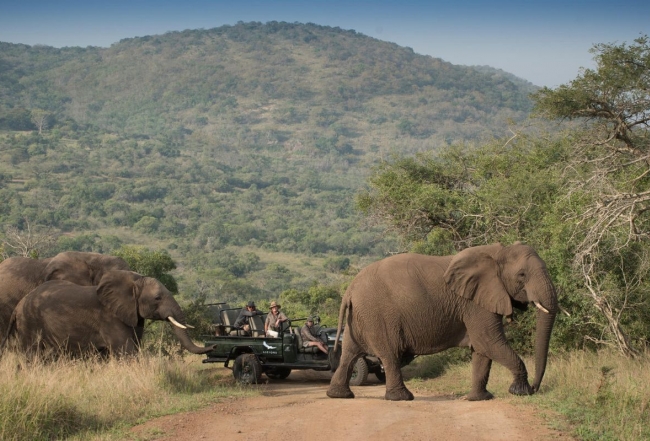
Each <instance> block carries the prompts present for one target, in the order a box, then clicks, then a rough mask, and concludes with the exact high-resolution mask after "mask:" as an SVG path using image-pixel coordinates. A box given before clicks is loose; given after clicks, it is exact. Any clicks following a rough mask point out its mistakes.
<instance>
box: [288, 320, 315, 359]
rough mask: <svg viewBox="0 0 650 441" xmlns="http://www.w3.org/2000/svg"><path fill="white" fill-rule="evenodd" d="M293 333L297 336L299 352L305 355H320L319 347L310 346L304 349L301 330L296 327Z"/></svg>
mask: <svg viewBox="0 0 650 441" xmlns="http://www.w3.org/2000/svg"><path fill="white" fill-rule="evenodd" d="M293 333H294V334H295V335H296V342H298V352H302V353H303V354H318V353H319V352H320V349H318V347H317V346H309V347H306V348H304V347H303V346H302V337H301V335H300V328H298V327H296V328H294V329H293Z"/></svg>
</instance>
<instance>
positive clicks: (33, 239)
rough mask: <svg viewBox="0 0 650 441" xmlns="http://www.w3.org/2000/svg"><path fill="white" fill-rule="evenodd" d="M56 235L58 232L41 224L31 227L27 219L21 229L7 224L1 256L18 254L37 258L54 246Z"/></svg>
mask: <svg viewBox="0 0 650 441" xmlns="http://www.w3.org/2000/svg"><path fill="white" fill-rule="evenodd" d="M57 236H58V234H57V233H56V232H53V231H52V229H51V228H46V227H43V226H36V227H34V228H32V226H31V225H30V223H29V221H28V220H25V221H24V225H23V228H22V229H19V228H17V227H15V226H8V227H7V228H6V229H5V237H4V239H2V249H0V251H1V252H2V257H3V258H7V257H9V256H10V255H18V256H21V257H31V258H33V259H38V258H39V257H40V256H42V255H44V254H47V251H49V250H50V249H51V248H52V247H53V246H54V243H55V242H56V240H57Z"/></svg>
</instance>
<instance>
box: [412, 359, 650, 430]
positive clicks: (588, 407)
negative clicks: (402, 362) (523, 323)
mask: <svg viewBox="0 0 650 441" xmlns="http://www.w3.org/2000/svg"><path fill="white" fill-rule="evenodd" d="M441 355H442V354H441ZM441 355H436V356H428V357H421V358H420V359H417V360H416V361H417V363H414V364H413V365H412V366H409V367H407V368H405V375H406V376H407V377H408V378H410V380H409V381H408V383H407V384H408V387H409V388H411V389H413V390H417V389H423V390H429V391H436V392H439V393H442V394H449V395H456V396H462V395H465V394H467V393H468V392H469V390H470V387H471V366H470V363H468V362H462V363H459V364H455V365H454V364H449V363H448V362H449V360H448V359H445V357H444V356H443V357H441ZM524 361H525V362H526V366H528V367H529V371H530V372H529V375H530V376H531V377H532V375H533V374H534V372H533V371H534V363H533V360H532V359H525V360H524ZM511 382H512V375H511V374H510V372H509V371H508V370H506V369H505V368H503V367H502V366H501V365H498V364H496V363H494V364H493V365H492V371H491V373H490V381H489V383H488V390H489V391H490V392H492V393H493V394H494V396H495V397H496V398H497V399H503V400H507V401H509V402H512V403H513V404H516V405H527V406H534V407H536V408H538V409H539V410H540V414H541V415H542V416H543V417H545V419H546V420H547V421H548V424H549V425H551V426H553V427H555V428H557V429H560V430H563V431H566V432H569V433H571V434H572V435H573V436H574V437H575V438H577V439H581V440H612V441H613V440H621V441H633V440H634V441H636V440H641V439H650V354H647V355H645V356H643V357H640V358H638V359H636V360H631V359H627V358H625V357H623V356H621V355H620V354H618V353H614V352H609V351H606V352H599V353H592V352H582V351H576V352H572V353H569V354H565V355H560V356H554V357H551V359H550V360H549V362H548V366H547V370H546V375H545V377H544V381H543V382H542V387H541V391H540V392H539V393H537V394H535V395H532V396H530V397H516V396H513V395H510V394H509V393H508V387H509V386H510V383H511Z"/></svg>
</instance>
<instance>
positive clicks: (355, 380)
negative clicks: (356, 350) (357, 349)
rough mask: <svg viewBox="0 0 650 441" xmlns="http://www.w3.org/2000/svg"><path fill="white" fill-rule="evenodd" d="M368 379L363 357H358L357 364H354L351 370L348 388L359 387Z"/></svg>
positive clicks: (366, 365) (366, 364)
mask: <svg viewBox="0 0 650 441" xmlns="http://www.w3.org/2000/svg"><path fill="white" fill-rule="evenodd" d="M367 379H368V363H366V359H365V358H363V357H359V359H357V362H356V363H354V369H353V370H352V377H351V378H350V386H361V385H362V384H363V383H365V381H366V380H367Z"/></svg>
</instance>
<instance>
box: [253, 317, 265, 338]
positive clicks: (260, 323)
mask: <svg viewBox="0 0 650 441" xmlns="http://www.w3.org/2000/svg"><path fill="white" fill-rule="evenodd" d="M265 321H266V314H264V315H254V316H253V317H251V319H250V324H251V334H252V336H253V337H264V322H265Z"/></svg>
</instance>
